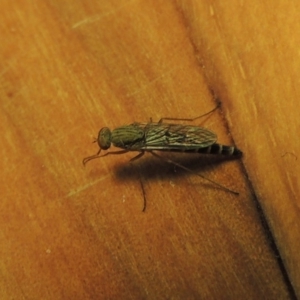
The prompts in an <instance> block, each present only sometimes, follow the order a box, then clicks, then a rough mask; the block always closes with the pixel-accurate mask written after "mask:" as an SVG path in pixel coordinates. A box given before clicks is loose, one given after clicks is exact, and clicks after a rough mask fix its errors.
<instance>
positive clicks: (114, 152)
mask: <svg viewBox="0 0 300 300" xmlns="http://www.w3.org/2000/svg"><path fill="white" fill-rule="evenodd" d="M100 152H101V149H100V150H99V151H98V152H97V153H96V154H95V155H92V156H89V157H86V158H84V159H83V161H82V163H83V165H84V166H85V165H86V163H87V162H89V161H90V160H92V159H95V158H100V157H104V156H107V155H111V154H124V153H126V152H128V150H120V151H110V152H107V153H105V154H103V155H99V154H100Z"/></svg>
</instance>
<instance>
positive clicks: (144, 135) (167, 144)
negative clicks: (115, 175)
mask: <svg viewBox="0 0 300 300" xmlns="http://www.w3.org/2000/svg"><path fill="white" fill-rule="evenodd" d="M218 107H219V105H217V106H216V107H215V108H214V109H213V110H211V111H209V112H208V113H206V114H204V115H201V116H199V117H196V118H193V119H175V118H161V119H160V120H159V122H152V120H151V119H150V122H149V123H132V124H130V125H125V126H121V127H117V128H115V129H114V130H112V131H111V130H110V129H109V128H108V127H103V128H102V129H100V131H99V133H98V138H97V139H96V140H95V142H98V145H99V151H98V152H97V153H96V154H95V155H92V156H89V157H86V158H84V159H83V164H84V165H85V164H86V163H87V162H88V161H90V160H92V159H95V158H99V157H104V156H107V155H111V154H122V153H126V152H129V151H137V152H139V154H138V155H137V156H135V157H133V158H132V159H131V161H133V160H136V159H138V158H140V157H142V156H143V155H144V154H145V152H150V153H151V154H152V155H154V156H156V157H159V158H161V159H163V160H167V162H169V163H172V164H173V165H175V166H178V167H180V168H182V169H184V170H186V171H188V172H190V173H194V172H193V171H192V170H190V169H188V168H186V167H184V166H182V165H181V164H178V163H176V162H174V161H172V160H170V159H165V158H162V157H161V156H160V155H158V154H157V153H155V152H153V151H168V152H185V153H205V154H219V155H227V156H234V157H240V156H241V155H242V152H241V151H240V150H239V149H237V148H236V147H234V146H226V145H222V144H219V143H217V135H216V134H215V133H214V132H212V131H210V130H208V129H206V128H204V127H199V126H192V125H182V124H172V123H165V122H163V121H164V120H177V121H178V120H180V121H188V122H192V121H195V120H196V119H198V118H201V117H203V116H206V115H208V114H210V113H212V112H213V111H215V110H216V109H217V108H218ZM111 144H113V145H114V146H115V147H118V148H121V149H123V150H120V151H113V152H107V153H105V154H103V155H100V153H101V151H102V150H107V149H109V148H110V147H111ZM196 174H197V175H198V176H200V177H202V178H204V179H206V180H208V181H209V182H211V183H213V184H215V185H217V186H219V187H220V188H222V189H224V190H226V191H228V192H231V193H234V194H238V193H237V192H235V191H232V190H230V189H228V188H226V187H224V186H222V185H220V184H218V183H217V182H215V181H212V180H210V179H209V178H206V177H204V176H203V175H201V174H199V173H196Z"/></svg>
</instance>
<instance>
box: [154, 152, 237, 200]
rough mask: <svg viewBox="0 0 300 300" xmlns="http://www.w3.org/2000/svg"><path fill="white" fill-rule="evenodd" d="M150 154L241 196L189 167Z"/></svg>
mask: <svg viewBox="0 0 300 300" xmlns="http://www.w3.org/2000/svg"><path fill="white" fill-rule="evenodd" d="M149 152H150V153H151V154H152V155H153V156H156V157H158V158H160V159H161V160H164V161H166V162H168V163H170V164H173V165H174V166H177V167H179V168H181V169H183V170H185V171H187V172H189V173H192V174H195V175H197V176H199V177H201V178H203V179H205V180H207V181H209V182H210V183H213V184H214V185H216V186H218V187H219V188H221V189H222V190H225V191H227V192H230V193H232V194H235V195H239V193H238V192H235V191H233V190H231V189H228V188H227V187H225V186H223V185H221V184H219V183H217V182H215V181H213V180H211V179H209V178H207V177H205V176H203V175H201V174H199V173H196V172H193V171H192V170H190V169H189V168H187V167H185V166H183V165H181V164H179V163H177V162H175V161H173V160H171V159H169V158H163V157H161V156H160V155H158V154H157V153H155V152H152V151H149Z"/></svg>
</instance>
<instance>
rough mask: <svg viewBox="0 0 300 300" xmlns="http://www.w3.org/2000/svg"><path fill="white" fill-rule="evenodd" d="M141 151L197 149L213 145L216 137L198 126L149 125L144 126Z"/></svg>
mask: <svg viewBox="0 0 300 300" xmlns="http://www.w3.org/2000/svg"><path fill="white" fill-rule="evenodd" d="M144 130H145V145H144V146H143V147H142V149H143V150H160V149H170V150H172V149H197V148H204V147H208V146H210V145H212V144H214V143H215V142H216V140H217V136H216V134H215V133H213V132H212V131H210V130H208V129H206V128H203V127H198V126H189V125H178V124H160V123H149V124H147V125H146V126H145V129H144Z"/></svg>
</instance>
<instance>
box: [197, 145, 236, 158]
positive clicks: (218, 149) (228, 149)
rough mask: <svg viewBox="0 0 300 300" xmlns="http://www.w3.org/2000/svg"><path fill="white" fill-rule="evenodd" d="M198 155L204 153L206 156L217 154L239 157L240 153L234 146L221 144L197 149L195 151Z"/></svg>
mask: <svg viewBox="0 0 300 300" xmlns="http://www.w3.org/2000/svg"><path fill="white" fill-rule="evenodd" d="M195 152H198V153H206V154H219V155H232V156H241V155H242V151H241V150H239V149H237V148H236V147H234V146H226V145H221V144H217V143H215V144H212V145H211V146H208V147H204V148H199V149H197V150H195Z"/></svg>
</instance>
